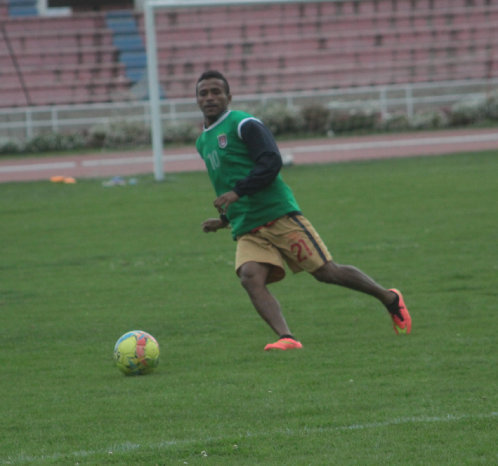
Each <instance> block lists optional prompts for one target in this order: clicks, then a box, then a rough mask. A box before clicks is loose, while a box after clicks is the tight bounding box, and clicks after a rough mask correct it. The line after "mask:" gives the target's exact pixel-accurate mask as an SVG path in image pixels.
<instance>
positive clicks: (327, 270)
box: [312, 261, 340, 283]
mask: <svg viewBox="0 0 498 466" xmlns="http://www.w3.org/2000/svg"><path fill="white" fill-rule="evenodd" d="M312 275H313V276H314V277H315V278H316V279H317V280H318V281H319V282H324V283H339V281H340V280H339V266H338V265H337V264H336V263H334V262H332V261H330V262H327V263H326V264H325V265H322V267H320V268H319V269H318V270H315V271H314V272H313V273H312Z"/></svg>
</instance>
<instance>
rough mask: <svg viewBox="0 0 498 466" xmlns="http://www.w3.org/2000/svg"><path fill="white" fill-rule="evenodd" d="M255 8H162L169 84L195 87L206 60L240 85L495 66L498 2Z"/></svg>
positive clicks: (367, 79) (487, 73) (332, 82)
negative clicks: (196, 79)
mask: <svg viewBox="0 0 498 466" xmlns="http://www.w3.org/2000/svg"><path fill="white" fill-rule="evenodd" d="M252 10H253V11H252V12H251V14H247V15H244V14H240V10H237V12H235V11H234V10H233V9H230V8H226V9H216V10H215V9H212V10H206V9H198V10H197V11H195V12H194V11H188V10H182V11H177V12H163V13H159V14H158V17H159V18H158V26H157V34H158V44H159V52H158V53H159V58H160V59H159V62H160V64H161V65H160V66H161V73H160V74H161V78H162V84H163V87H164V88H165V91H166V94H167V95H168V96H170V97H184V96H187V95H189V93H190V92H191V88H192V82H194V80H195V78H196V77H197V76H198V74H199V72H201V71H202V70H204V69H206V68H218V69H221V70H223V71H225V72H228V73H229V74H230V77H231V82H232V84H233V87H234V88H236V92H237V93H239V94H240V93H261V92H279V91H298V90H320V89H330V88H341V87H351V86H364V85H382V84H403V83H409V82H430V81H445V80H459V79H473V78H480V79H485V78H488V77H493V76H496V59H497V57H496V51H495V50H496V47H494V45H495V44H496V42H497V40H498V5H493V4H492V2H489V1H486V0H482V1H478V0H476V1H468V0H455V1H451V2H449V1H446V0H424V1H422V0H412V1H396V2H394V1H390V0H389V1H382V0H378V1H375V0H371V1H369V0H365V1H361V2H353V1H344V2H327V3H312V2H310V3H308V4H283V5H265V6H264V7H260V8H259V11H254V8H252ZM256 10H258V9H257V8H256ZM193 25H194V26H193Z"/></svg>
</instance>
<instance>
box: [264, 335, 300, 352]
mask: <svg viewBox="0 0 498 466" xmlns="http://www.w3.org/2000/svg"><path fill="white" fill-rule="evenodd" d="M302 347H303V345H302V344H301V342H299V341H297V340H294V339H293V338H280V340H278V341H276V342H275V343H268V344H267V345H266V346H265V351H271V350H282V351H286V350H291V349H301V348H302Z"/></svg>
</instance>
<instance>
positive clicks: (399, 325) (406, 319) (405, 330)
mask: <svg viewBox="0 0 498 466" xmlns="http://www.w3.org/2000/svg"><path fill="white" fill-rule="evenodd" d="M389 291H392V292H393V293H396V294H397V295H398V297H399V308H398V313H399V315H398V314H393V313H390V315H391V319H392V320H393V327H394V331H395V332H396V334H397V335H399V334H400V333H401V334H405V335H408V334H409V333H410V332H411V331H412V318H411V317H410V313H409V312H408V309H407V308H406V306H405V301H404V299H403V295H402V294H401V291H399V290H396V289H395V288H391V289H390V290H389ZM400 316H401V318H400Z"/></svg>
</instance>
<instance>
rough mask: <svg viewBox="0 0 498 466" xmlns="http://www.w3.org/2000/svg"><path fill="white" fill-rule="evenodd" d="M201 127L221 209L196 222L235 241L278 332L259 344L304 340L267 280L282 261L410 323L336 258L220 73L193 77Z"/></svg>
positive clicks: (262, 130) (386, 295) (385, 295)
mask: <svg viewBox="0 0 498 466" xmlns="http://www.w3.org/2000/svg"><path fill="white" fill-rule="evenodd" d="M196 97H197V104H198V105H199V108H200V110H201V112H202V114H203V115H204V130H203V132H202V134H201V135H200V136H199V138H198V139H197V142H196V147H197V150H198V152H199V154H200V155H201V157H202V159H203V160H204V162H205V164H206V168H207V171H208V174H209V178H210V179H211V183H212V184H213V187H214V190H215V192H216V196H217V197H216V199H215V200H214V207H215V208H216V209H217V210H218V213H219V214H220V216H219V217H216V218H208V219H207V220H205V221H204V222H203V223H202V229H203V231H204V232H206V233H208V232H216V231H218V230H219V229H221V228H227V227H228V226H230V227H231V233H232V236H233V238H234V239H235V240H236V241H237V250H236V260H235V262H236V263H235V270H236V273H237V275H238V277H239V279H240V282H241V284H242V286H243V287H244V288H245V290H246V291H247V293H248V295H249V298H250V300H251V302H252V304H253V306H254V307H255V308H256V310H257V311H258V313H259V314H260V316H261V317H262V318H263V319H264V320H265V321H266V323H267V324H268V325H269V326H270V327H271V328H272V329H273V331H274V332H275V333H276V334H277V335H278V337H279V338H278V340H277V341H276V342H274V343H269V344H267V345H266V346H265V350H266V351H268V350H273V349H276V350H290V349H299V348H302V344H301V342H299V341H298V340H297V339H296V338H294V336H293V334H292V333H291V331H290V329H289V327H288V325H287V323H286V321H285V318H284V316H283V314H282V310H281V308H280V304H279V303H278V301H277V300H276V299H275V297H274V296H273V295H272V294H271V293H270V292H269V290H268V288H267V285H268V284H270V283H272V282H276V281H279V280H282V279H283V278H284V276H285V263H286V264H287V265H288V267H289V268H290V269H291V270H292V271H293V272H294V273H296V272H299V271H302V270H305V271H307V272H309V273H310V274H311V275H313V277H315V278H316V279H317V280H318V281H320V282H324V283H331V284H335V285H340V286H344V287H347V288H350V289H353V290H357V291H360V292H363V293H367V294H369V295H371V296H373V297H375V298H377V299H378V300H379V301H380V302H382V303H383V304H384V306H385V307H386V309H387V311H388V312H389V315H390V316H391V319H392V323H393V327H394V330H395V332H396V333H397V334H400V333H403V334H408V333H410V331H411V317H410V314H409V313H408V310H407V308H406V306H405V303H404V300H403V296H402V294H401V293H400V292H399V291H398V290H396V289H394V288H393V289H385V288H383V287H382V286H380V285H378V284H377V283H376V282H375V281H374V280H373V279H372V278H370V277H369V276H367V275H366V274H364V273H363V272H362V271H360V270H358V269H357V268H356V267H353V266H351V265H340V264H336V263H335V262H334V261H333V260H332V256H331V254H330V253H329V251H328V250H327V247H326V246H325V244H324V243H323V241H322V240H321V238H320V236H319V235H318V233H317V232H316V231H315V229H314V228H313V226H312V225H311V223H310V222H309V221H308V220H307V219H306V217H304V216H303V215H302V213H301V211H300V208H299V205H298V203H297V202H296V199H295V198H294V195H293V193H292V191H291V189H290V188H289V186H288V185H287V184H285V183H284V181H283V180H282V177H281V175H280V169H281V167H282V158H281V155H280V152H279V149H278V147H277V144H276V142H275V140H274V138H273V135H272V134H271V132H270V131H269V130H268V128H267V127H266V126H265V125H264V124H263V123H262V122H261V121H260V120H258V119H256V118H255V117H253V116H252V115H250V114H248V113H244V112H241V111H235V110H230V109H229V105H230V102H231V100H232V96H231V94H230V87H229V84H228V81H227V80H226V78H225V77H224V76H223V75H222V74H221V73H220V72H218V71H214V70H211V71H206V72H205V73H203V74H202V75H201V76H200V77H199V79H198V81H197V84H196Z"/></svg>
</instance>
